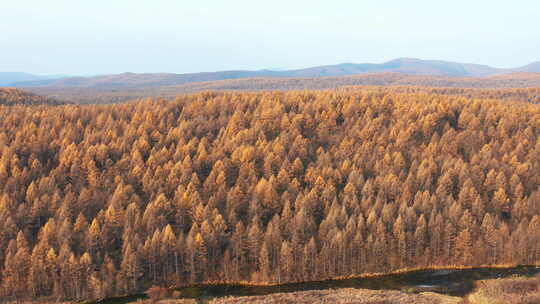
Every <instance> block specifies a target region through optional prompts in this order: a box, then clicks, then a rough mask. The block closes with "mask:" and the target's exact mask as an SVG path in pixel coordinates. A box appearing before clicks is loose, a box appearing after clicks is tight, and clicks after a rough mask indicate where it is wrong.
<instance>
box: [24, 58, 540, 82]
mask: <svg viewBox="0 0 540 304" xmlns="http://www.w3.org/2000/svg"><path fill="white" fill-rule="evenodd" d="M382 72H385V73H388V72H392V73H401V74H407V75H421V76H445V77H486V76H493V75H500V74H508V73H516V72H528V73H537V72H540V62H535V63H531V64H529V65H526V66H523V67H519V68H514V69H499V68H494V67H490V66H486V65H478V64H463V63H455V62H449V61H439V60H421V59H415V58H399V59H395V60H392V61H388V62H385V63H382V64H373V63H362V64H355V63H342V64H337V65H327V66H318V67H311V68H306V69H296V70H285V71H272V70H259V71H247V70H236V71H221V72H204V73H187V74H173V73H156V74H152V73H144V74H136V73H123V74H115V75H103V76H95V77H70V78H63V79H41V80H30V81H21V82H18V83H15V84H14V85H15V86H17V87H55V88H99V89H129V88H139V89H140V88H155V87H162V86H177V85H183V84H186V83H193V82H207V81H216V80H230V79H242V78H315V77H338V76H348V75H355V74H366V73H382Z"/></svg>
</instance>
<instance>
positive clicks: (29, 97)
mask: <svg viewBox="0 0 540 304" xmlns="http://www.w3.org/2000/svg"><path fill="white" fill-rule="evenodd" d="M61 104H66V102H60V101H56V100H53V99H51V98H47V97H42V96H39V95H36V94H33V93H29V92H26V91H21V90H18V89H11V88H0V106H2V105H7V106H14V105H23V106H37V105H61Z"/></svg>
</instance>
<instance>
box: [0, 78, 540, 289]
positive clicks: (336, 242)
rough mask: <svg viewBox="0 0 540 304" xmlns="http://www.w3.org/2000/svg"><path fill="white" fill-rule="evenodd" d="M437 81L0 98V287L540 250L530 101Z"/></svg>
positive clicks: (539, 154)
mask: <svg viewBox="0 0 540 304" xmlns="http://www.w3.org/2000/svg"><path fill="white" fill-rule="evenodd" d="M441 90H442V89H441ZM454 92H456V91H454ZM520 92H521V93H520V94H521V95H522V96H525V97H524V98H525V99H527V98H532V97H531V96H538V95H537V90H529V91H526V90H525V91H520ZM439 93H440V92H439ZM439 93H437V92H426V91H414V90H412V91H407V90H405V89H401V90H393V89H386V90H380V91H379V90H361V89H354V88H350V89H347V90H341V91H318V92H313V91H312V92H310V91H305V92H298V91H292V92H286V93H280V92H261V93H199V94H194V95H184V96H179V97H178V98H176V100H174V101H166V100H163V99H154V100H146V101H140V102H132V103H125V104H118V105H101V106H99V105H94V106H75V105H65V106H58V107H6V106H0V117H1V119H0V265H2V266H1V267H0V277H1V281H0V284H1V285H0V286H1V287H0V298H9V297H28V296H32V297H47V296H54V297H55V299H58V298H63V299H89V298H103V297H106V296H110V295H114V294H127V293H133V292H138V291H141V290H144V289H146V288H148V287H149V286H151V285H161V286H174V285H186V284H193V283H201V282H218V281H220V282H245V283H255V284H277V283H286V282H298V281H309V280H322V279H329V278H339V277H348V276H354V275H360V274H366V273H379V272H391V271H395V270H399V269H408V268H415V267H422V268H424V267H425V268H428V267H435V266H450V267H453V266H456V267H457V266H477V265H501V264H505V265H513V264H535V263H536V264H538V263H540V191H539V186H540V175H539V174H538V172H540V171H539V170H540V144H539V142H540V141H539V139H540V138H539V137H540V108H539V106H538V105H535V104H531V103H525V102H512V101H511V100H509V99H508V98H506V97H505V95H504V94H505V93H504V91H500V92H499V93H496V92H495V91H492V92H490V93H489V94H487V95H485V96H483V97H486V98H488V99H482V98H480V97H482V96H480V97H468V96H467V94H466V92H465V93H464V94H457V93H456V94H439ZM473 95H474V94H473ZM497 99H500V100H497ZM502 99H506V100H505V101H504V102H503V101H502ZM510 99H511V98H510Z"/></svg>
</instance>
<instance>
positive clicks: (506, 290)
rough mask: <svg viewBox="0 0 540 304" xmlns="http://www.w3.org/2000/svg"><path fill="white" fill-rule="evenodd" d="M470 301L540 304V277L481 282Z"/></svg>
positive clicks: (478, 302) (469, 298)
mask: <svg viewBox="0 0 540 304" xmlns="http://www.w3.org/2000/svg"><path fill="white" fill-rule="evenodd" d="M468 300H469V302H470V303H471V304H539V303H540V275H538V276H536V277H535V278H508V279H495V280H486V281H481V282H479V284H478V289H477V290H476V291H475V292H474V293H472V294H470V295H469V296H468Z"/></svg>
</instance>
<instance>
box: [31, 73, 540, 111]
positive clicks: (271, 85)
mask: <svg viewBox="0 0 540 304" xmlns="http://www.w3.org/2000/svg"><path fill="white" fill-rule="evenodd" d="M350 86H363V89H365V88H366V87H368V86H389V87H390V86H391V87H403V86H406V87H407V88H410V87H411V86H415V87H418V88H425V90H430V89H432V88H456V90H458V89H459V88H462V89H467V88H468V89H479V90H478V91H480V89H483V90H482V91H484V90H488V89H498V90H501V89H516V90H517V88H522V89H521V90H522V91H527V90H529V89H526V88H538V87H540V73H521V74H510V75H498V76H491V77H485V78H457V77H442V76H426V75H407V74H400V73H375V74H374V73H369V74H359V75H350V76H340V77H314V78H242V79H228V80H219V81H206V82H191V83H185V84H182V85H161V86H154V87H144V86H142V85H141V86H136V85H133V86H130V87H125V86H116V85H114V82H112V83H108V86H100V87H54V86H53V87H32V88H26V89H27V90H30V91H32V92H34V93H36V94H39V95H44V96H50V97H52V98H55V99H59V100H66V101H70V102H76V103H80V104H103V103H118V102H123V101H127V100H133V99H137V98H148V97H156V96H161V97H164V98H174V97H176V96H177V95H179V94H186V93H197V92H203V91H210V90H211V91H265V90H266V91H268V90H328V89H341V88H343V87H350ZM536 90H538V89H536ZM508 91H510V90H508ZM496 96H500V94H498V93H497V95H496Z"/></svg>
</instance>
